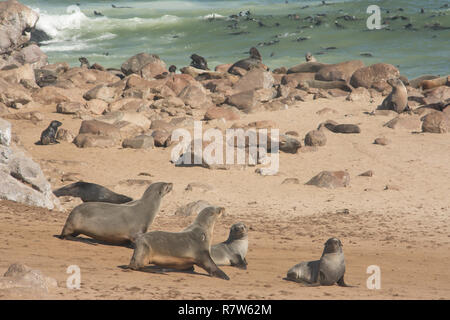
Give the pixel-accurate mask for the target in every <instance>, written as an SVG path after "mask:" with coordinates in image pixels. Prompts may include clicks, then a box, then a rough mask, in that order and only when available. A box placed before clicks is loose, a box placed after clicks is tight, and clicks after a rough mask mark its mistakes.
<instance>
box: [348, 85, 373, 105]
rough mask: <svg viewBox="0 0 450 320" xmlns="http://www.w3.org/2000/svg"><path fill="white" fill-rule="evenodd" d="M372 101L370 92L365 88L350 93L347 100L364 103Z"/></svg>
mask: <svg viewBox="0 0 450 320" xmlns="http://www.w3.org/2000/svg"><path fill="white" fill-rule="evenodd" d="M370 99H371V96H370V92H369V91H368V90H367V89H366V88H364V87H359V88H356V89H355V90H353V91H352V92H350V93H349V94H348V96H347V98H346V100H347V101H364V102H366V101H370Z"/></svg>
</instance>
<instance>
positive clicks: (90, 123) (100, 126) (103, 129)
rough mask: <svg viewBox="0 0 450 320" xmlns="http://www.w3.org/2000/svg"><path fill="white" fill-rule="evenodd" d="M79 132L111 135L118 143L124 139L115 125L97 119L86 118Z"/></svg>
mask: <svg viewBox="0 0 450 320" xmlns="http://www.w3.org/2000/svg"><path fill="white" fill-rule="evenodd" d="M78 133H79V134H83V133H87V134H93V135H99V136H104V137H109V138H111V139H112V140H113V141H115V142H117V143H118V142H120V141H121V139H122V137H121V135H120V131H119V129H117V128H116V127H115V126H114V125H111V124H109V123H106V122H102V121H97V120H85V121H83V122H81V126H80V131H79V132H78Z"/></svg>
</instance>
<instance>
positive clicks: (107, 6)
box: [22, 0, 450, 77]
mask: <svg viewBox="0 0 450 320" xmlns="http://www.w3.org/2000/svg"><path fill="white" fill-rule="evenodd" d="M22 2H23V3H25V4H26V5H28V6H30V7H31V8H33V9H36V10H38V11H39V12H40V15H41V18H40V20H39V22H38V28H39V29H42V30H44V31H46V32H47V33H48V34H49V35H51V36H52V37H53V39H52V40H50V41H48V42H47V43H46V44H45V45H43V46H42V49H43V50H44V51H45V52H46V53H47V54H48V56H49V59H50V62H57V61H66V62H69V63H70V64H71V65H72V66H76V65H79V62H78V58H79V57H80V56H85V57H87V58H88V59H89V61H90V62H91V63H94V62H97V63H100V64H101V65H103V66H105V67H120V65H121V64H122V63H123V62H124V61H125V60H126V59H127V58H129V57H130V56H132V55H134V54H136V53H139V52H148V53H153V54H158V55H160V57H161V58H162V59H163V60H164V61H165V62H166V64H167V65H171V64H174V65H176V66H178V67H182V66H186V65H188V64H189V63H190V58H189V56H190V55H191V54H192V53H197V54H199V55H201V56H204V57H205V58H206V59H207V61H208V65H209V67H210V68H213V67H215V66H216V65H218V64H222V63H230V62H234V61H236V60H238V59H241V58H243V57H246V56H247V53H246V52H248V50H249V48H250V47H252V46H256V47H257V48H258V50H259V51H260V52H261V54H262V57H263V62H264V63H265V64H266V65H268V66H269V67H270V68H272V69H274V68H277V67H280V66H286V67H290V66H293V65H296V64H298V63H301V62H304V55H305V53H306V52H308V51H310V52H312V53H313V54H314V55H315V57H316V58H317V59H318V61H321V62H325V63H335V62H340V61H344V60H350V59H361V60H363V61H364V62H365V63H366V65H370V64H372V63H377V62H386V63H391V64H394V65H396V66H398V67H399V68H400V71H401V73H402V74H404V75H406V76H408V77H415V76H419V75H421V74H429V73H431V74H440V75H447V74H450V58H449V57H450V29H444V30H433V29H432V28H429V27H426V26H427V25H432V24H435V23H438V24H440V25H441V26H442V27H449V28H450V9H449V8H446V7H443V6H444V5H445V4H448V1H445V0H430V1H419V0H398V1H392V0H391V1H375V0H371V1H365V0H347V1H336V0H335V1H331V0H330V1H327V2H328V3H330V5H325V6H323V5H321V1H292V0H291V1H289V3H285V1H284V0H283V1H276V0H274V1H268V0H266V1H243V0H240V1H230V0H227V1H224V0H220V1H211V0H209V1H200V0H197V1H193V0H191V1H148V0H145V1H111V0H109V1H82V0H75V1H74V2H72V1H55V0H50V1H48V0H46V1H41V0H34V1H33V0H27V1H22ZM76 3H79V6H77V5H76ZM111 4H114V5H116V6H117V7H119V6H128V7H131V8H121V9H118V8H116V9H115V8H112V6H111ZM373 4H375V5H378V6H379V7H380V8H381V18H382V20H385V19H386V18H389V17H394V16H401V17H397V19H394V20H386V22H387V23H389V28H388V29H382V30H372V31H370V30H368V28H367V26H366V20H367V18H368V17H369V16H370V14H369V13H366V9H367V7H368V6H369V5H373ZM305 6H309V7H308V8H304V7H305ZM441 7H442V8H441ZM399 8H402V9H403V11H401V10H399ZM421 8H424V10H425V13H423V14H421V13H420V9H421ZM94 10H95V11H98V12H101V13H102V14H103V16H95V15H94ZM246 10H250V12H251V18H253V19H254V20H255V21H254V20H246V19H245V17H241V18H239V20H238V23H237V24H236V25H235V26H234V21H233V20H232V19H230V18H229V16H230V15H233V14H239V12H241V11H246ZM388 11H389V13H388ZM295 14H297V15H298V16H299V18H300V19H299V20H295V19H292V18H289V17H288V15H295ZM316 14H325V15H326V16H321V17H320V20H321V23H320V24H319V25H315V23H314V22H315V21H317V20H315V21H311V20H305V19H304V18H306V17H308V16H315V15H316ZM344 15H350V16H355V17H356V18H357V20H355V21H345V20H344V19H339V17H341V16H344ZM213 17H214V18H213ZM402 18H403V19H402ZM335 21H337V22H338V23H339V24H340V25H342V26H343V28H338V27H337V26H336V25H335ZM258 22H261V23H262V24H263V25H264V26H259V25H258ZM407 24H412V28H413V29H407V28H405V27H404V26H405V25H407ZM300 37H301V38H306V40H303V41H297V39H298V38H300ZM264 43H266V45H263V44H264ZM269 44H271V45H269ZM329 47H336V49H329V50H326V49H325V48H329ZM361 53H370V54H371V55H372V56H371V57H366V56H362V55H361Z"/></svg>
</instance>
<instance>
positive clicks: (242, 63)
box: [228, 47, 263, 73]
mask: <svg viewBox="0 0 450 320" xmlns="http://www.w3.org/2000/svg"><path fill="white" fill-rule="evenodd" d="M259 66H261V67H262V66H263V64H262V57H261V54H260V53H259V51H258V49H256V48H255V47H252V48H250V57H248V58H247V59H243V60H239V61H238V62H236V63H234V64H233V65H232V66H231V67H230V68H229V69H228V73H233V69H234V68H236V67H238V68H242V69H245V70H250V69H252V68H254V67H259Z"/></svg>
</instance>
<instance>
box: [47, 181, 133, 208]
mask: <svg viewBox="0 0 450 320" xmlns="http://www.w3.org/2000/svg"><path fill="white" fill-rule="evenodd" d="M53 194H54V195H55V196H57V197H62V196H71V197H78V198H81V200H83V202H109V203H125V202H130V201H133V199H132V198H130V197H127V196H124V195H123V194H118V193H115V192H113V191H111V190H109V189H108V188H105V187H103V186H101V185H99V184H96V183H90V182H84V181H78V182H75V183H72V184H69V185H67V186H64V187H62V188H59V189H57V190H55V191H53Z"/></svg>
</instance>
